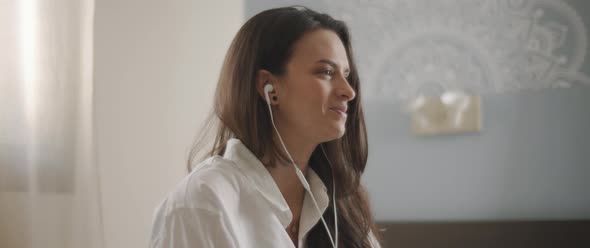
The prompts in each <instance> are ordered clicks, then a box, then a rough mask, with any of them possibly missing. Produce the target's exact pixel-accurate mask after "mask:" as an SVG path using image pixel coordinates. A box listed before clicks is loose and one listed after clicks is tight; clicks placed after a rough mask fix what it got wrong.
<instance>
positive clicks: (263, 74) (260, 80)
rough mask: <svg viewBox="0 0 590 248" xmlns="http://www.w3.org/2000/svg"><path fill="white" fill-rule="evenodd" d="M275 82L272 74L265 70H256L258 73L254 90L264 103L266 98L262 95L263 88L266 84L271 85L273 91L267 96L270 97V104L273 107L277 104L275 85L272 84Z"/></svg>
mask: <svg viewBox="0 0 590 248" xmlns="http://www.w3.org/2000/svg"><path fill="white" fill-rule="evenodd" d="M275 81H276V80H275V77H274V76H273V75H272V73H270V72H269V71H267V70H263V69H262V70H258V72H257V73H256V90H257V91H258V94H259V95H260V97H262V100H263V101H264V102H266V96H265V95H264V86H265V85H266V84H271V85H272V86H273V88H274V89H273V90H272V91H270V92H269V93H268V96H269V97H270V103H271V104H273V105H274V104H277V103H278V98H277V91H276V87H277V85H276V84H275V83H274V82H275Z"/></svg>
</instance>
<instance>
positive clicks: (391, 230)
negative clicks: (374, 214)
mask: <svg viewBox="0 0 590 248" xmlns="http://www.w3.org/2000/svg"><path fill="white" fill-rule="evenodd" d="M377 226H378V227H379V229H381V230H383V229H385V230H384V231H382V232H381V237H382V242H381V243H382V245H383V247H392V248H396V247H400V248H432V247H436V248H439V247H467V248H480V247H481V248H484V247H485V248H492V247H494V248H496V247H497V248H549V247H552V248H554V247H559V248H561V247H563V248H590V220H576V221H569V220H568V221H475V222H471V221H470V222H378V223H377Z"/></svg>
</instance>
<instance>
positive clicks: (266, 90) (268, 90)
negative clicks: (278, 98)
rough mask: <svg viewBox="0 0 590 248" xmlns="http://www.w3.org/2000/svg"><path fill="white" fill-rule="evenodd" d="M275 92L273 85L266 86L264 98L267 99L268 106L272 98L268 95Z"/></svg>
mask: <svg viewBox="0 0 590 248" xmlns="http://www.w3.org/2000/svg"><path fill="white" fill-rule="evenodd" d="M273 90H274V88H273V87H272V84H266V85H264V97H266V102H267V103H268V104H270V97H268V94H269V93H270V92H271V91H273Z"/></svg>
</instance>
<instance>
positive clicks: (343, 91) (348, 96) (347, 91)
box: [338, 77, 356, 101]
mask: <svg viewBox="0 0 590 248" xmlns="http://www.w3.org/2000/svg"><path fill="white" fill-rule="evenodd" d="M338 87H339V88H338V96H339V97H341V98H344V99H345V100H346V101H351V100H352V99H354V97H355V96H356V92H355V91H354V89H353V88H352V86H351V85H350V83H349V82H348V80H347V79H346V78H345V77H341V78H340V82H339V84H338Z"/></svg>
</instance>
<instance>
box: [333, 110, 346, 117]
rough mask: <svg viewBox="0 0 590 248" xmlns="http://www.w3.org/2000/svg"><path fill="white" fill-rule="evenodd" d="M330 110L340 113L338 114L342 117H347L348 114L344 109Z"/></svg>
mask: <svg viewBox="0 0 590 248" xmlns="http://www.w3.org/2000/svg"><path fill="white" fill-rule="evenodd" d="M330 110H332V111H334V112H336V113H337V114H339V115H340V116H342V117H347V116H348V115H347V114H346V112H344V111H342V110H339V109H330Z"/></svg>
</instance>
